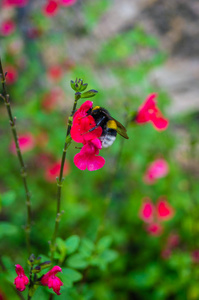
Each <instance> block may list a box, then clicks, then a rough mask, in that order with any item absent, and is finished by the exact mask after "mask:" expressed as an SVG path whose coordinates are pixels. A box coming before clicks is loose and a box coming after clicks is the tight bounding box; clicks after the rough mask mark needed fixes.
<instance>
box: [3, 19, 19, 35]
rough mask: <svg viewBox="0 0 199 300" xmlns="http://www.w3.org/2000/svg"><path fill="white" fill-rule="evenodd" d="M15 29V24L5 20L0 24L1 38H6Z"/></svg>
mask: <svg viewBox="0 0 199 300" xmlns="http://www.w3.org/2000/svg"><path fill="white" fill-rule="evenodd" d="M15 29H16V26H15V23H14V22H13V21H12V20H7V21H4V22H2V24H1V27H0V34H1V35H3V36H8V35H10V34H12V33H13V32H14V31H15Z"/></svg>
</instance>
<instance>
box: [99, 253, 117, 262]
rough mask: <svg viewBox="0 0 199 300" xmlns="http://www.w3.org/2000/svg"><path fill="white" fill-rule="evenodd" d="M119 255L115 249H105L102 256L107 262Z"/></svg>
mask: <svg viewBox="0 0 199 300" xmlns="http://www.w3.org/2000/svg"><path fill="white" fill-rule="evenodd" d="M117 257H118V253H117V252H116V251H115V250H105V251H104V252H103V253H102V254H101V255H100V258H101V259H102V260H104V261H105V262H106V263H110V262H113V261H114V260H115V259H116V258H117Z"/></svg>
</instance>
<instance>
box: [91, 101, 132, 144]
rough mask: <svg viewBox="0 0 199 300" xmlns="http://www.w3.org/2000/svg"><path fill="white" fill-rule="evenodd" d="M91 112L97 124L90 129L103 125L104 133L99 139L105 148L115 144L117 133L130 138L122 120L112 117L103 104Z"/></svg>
mask: <svg viewBox="0 0 199 300" xmlns="http://www.w3.org/2000/svg"><path fill="white" fill-rule="evenodd" d="M90 114H91V116H92V117H93V118H94V120H95V123H96V126H95V127H94V128H92V129H91V130H90V131H92V130H94V129H95V128H97V127H98V126H101V127H102V135H101V136H100V137H99V139H100V140H101V142H102V147H103V148H107V147H109V146H111V145H112V144H113V142H114V141H115V139H116V135H117V133H119V134H120V135H121V136H123V137H124V138H125V139H128V138H129V137H128V135H127V133H126V128H125V127H124V126H123V125H122V124H121V123H120V122H118V121H117V120H115V119H114V118H113V117H111V115H110V114H109V112H108V111H107V110H106V109H105V108H103V107H101V106H95V107H94V108H92V109H91V112H90Z"/></svg>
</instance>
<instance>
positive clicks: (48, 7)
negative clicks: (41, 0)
mask: <svg viewBox="0 0 199 300" xmlns="http://www.w3.org/2000/svg"><path fill="white" fill-rule="evenodd" d="M58 8H59V6H58V3H57V1H54V0H48V1H47V3H46V4H45V6H44V7H43V12H44V15H45V16H46V17H54V16H55V15H56V14H57V12H58Z"/></svg>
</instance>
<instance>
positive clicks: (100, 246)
mask: <svg viewBox="0 0 199 300" xmlns="http://www.w3.org/2000/svg"><path fill="white" fill-rule="evenodd" d="M111 243H112V237H111V236H109V235H107V236H103V237H102V238H101V239H100V240H99V241H98V243H97V251H98V252H99V253H101V252H103V251H104V250H106V249H107V248H109V247H110V245H111Z"/></svg>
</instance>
